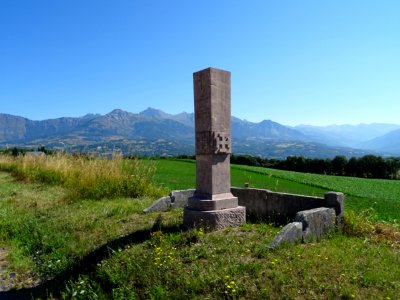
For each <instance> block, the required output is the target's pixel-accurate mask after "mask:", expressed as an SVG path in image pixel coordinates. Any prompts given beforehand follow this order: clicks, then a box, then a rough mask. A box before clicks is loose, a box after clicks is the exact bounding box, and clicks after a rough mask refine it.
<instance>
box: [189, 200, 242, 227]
mask: <svg viewBox="0 0 400 300" xmlns="http://www.w3.org/2000/svg"><path fill="white" fill-rule="evenodd" d="M245 222H246V208H245V207H243V206H238V207H235V208H229V209H222V210H213V211H199V210H192V209H190V208H188V207H186V208H185V212H184V214H183V224H184V225H185V226H186V227H187V228H204V229H206V230H207V229H208V230H210V229H211V230H219V229H224V228H226V227H230V226H232V227H233V226H239V225H242V224H243V223H245Z"/></svg>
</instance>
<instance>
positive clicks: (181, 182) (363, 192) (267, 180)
mask: <svg viewBox="0 0 400 300" xmlns="http://www.w3.org/2000/svg"><path fill="white" fill-rule="evenodd" d="M156 167H157V170H158V171H157V173H156V175H155V180H156V182H158V184H160V185H163V186H165V187H167V188H169V189H187V188H193V187H195V186H196V183H195V173H196V167H195V162H194V161H187V160H157V161H156ZM231 182H232V186H237V187H243V186H244V184H245V183H249V185H250V187H255V188H265V189H269V190H272V191H277V192H287V193H294V194H302V195H311V196H322V195H323V194H324V193H325V192H327V191H336V192H343V193H344V194H345V196H346V208H348V209H352V210H354V211H357V212H361V211H366V210H368V213H369V214H370V215H371V217H374V218H376V219H377V220H385V221H390V222H398V221H399V220H400V180H381V179H362V178H354V177H340V176H326V175H318V174H309V173H298V172H290V171H281V170H274V169H266V168H258V167H249V166H239V165H232V166H231Z"/></svg>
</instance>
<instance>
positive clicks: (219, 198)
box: [188, 193, 238, 211]
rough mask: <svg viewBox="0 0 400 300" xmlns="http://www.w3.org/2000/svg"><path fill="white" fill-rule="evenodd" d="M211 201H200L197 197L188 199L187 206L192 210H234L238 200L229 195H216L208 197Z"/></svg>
mask: <svg viewBox="0 0 400 300" xmlns="http://www.w3.org/2000/svg"><path fill="white" fill-rule="evenodd" d="M210 198H211V199H207V198H206V199H202V198H199V197H198V195H194V196H193V197H191V198H189V201H188V206H189V207H190V209H193V210H205V211H207V210H218V209H227V208H235V207H237V206H238V198H236V197H233V196H232V194H231V193H229V194H217V195H213V196H211V197H210Z"/></svg>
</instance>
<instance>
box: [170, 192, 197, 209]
mask: <svg viewBox="0 0 400 300" xmlns="http://www.w3.org/2000/svg"><path fill="white" fill-rule="evenodd" d="M194 192H195V189H190V190H178V191H172V192H171V193H170V194H169V196H170V198H171V208H179V207H185V206H186V205H187V203H188V199H189V198H191V197H193V194H194Z"/></svg>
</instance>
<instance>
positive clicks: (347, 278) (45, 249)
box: [0, 156, 400, 299]
mask: <svg viewBox="0 0 400 300" xmlns="http://www.w3.org/2000/svg"><path fill="white" fill-rule="evenodd" d="M0 170H1V171H0V216H1V217H0V250H1V251H0V254H1V255H0V262H1V265H2V269H1V273H0V299H1V298H2V297H4V298H5V297H6V296H7V295H8V296H9V297H10V295H14V296H15V299H31V298H32V297H33V298H34V299H45V298H48V299H188V298H192V299H399V298H400V268H398V267H397V266H398V265H400V255H399V252H400V229H399V226H398V218H399V203H400V200H399V199H398V198H397V197H396V195H400V190H399V182H398V181H385V180H370V179H368V180H366V179H356V178H346V177H332V176H322V175H312V174H302V173H294V172H284V171H278V170H271V169H263V168H254V167H246V166H236V165H233V166H232V172H231V175H232V176H231V177H232V185H233V186H239V187H241V186H244V185H245V184H249V186H250V187H257V188H266V189H270V190H273V191H281V192H289V193H297V194H306V195H314V196H321V195H323V193H324V192H326V191H328V190H334V191H341V192H344V193H345V194H346V214H345V230H344V234H339V233H334V234H332V235H331V236H329V237H328V238H327V239H325V240H322V241H319V242H312V243H308V244H296V245H291V246H283V247H281V248H279V249H276V250H270V249H269V248H268V247H267V245H268V243H269V242H270V241H271V240H272V239H273V238H274V236H275V235H276V233H277V232H278V231H279V230H280V228H279V227H275V226H274V225H273V224H268V223H265V222H262V220H259V221H258V222H255V223H252V222H248V223H247V224H244V225H242V226H240V227H238V228H227V229H225V230H222V231H215V232H206V231H205V229H202V228H200V229H195V230H189V231H185V230H183V228H182V226H181V225H182V216H183V210H182V209H177V210H173V211H168V212H165V213H150V214H145V213H143V209H144V208H145V207H147V206H148V205H150V204H151V203H152V201H154V200H155V199H157V197H160V196H162V195H165V194H168V192H169V191H170V190H173V189H186V188H193V187H195V162H194V161H184V160H167V159H160V160H132V161H130V160H122V159H114V160H89V159H87V158H82V157H75V158H73V157H62V156H60V157H47V158H35V159H32V158H30V159H28V158H25V159H24V158H17V159H10V158H8V157H0ZM132 182H134V184H132ZM33 286H37V287H38V288H36V289H29V288H31V287H33ZM10 288H11V291H9V292H4V291H2V290H6V289H10ZM11 293H14V294H11ZM30 293H33V294H32V295H33V296H31V294H30ZM5 299H7V298H5ZM9 299H12V298H9Z"/></svg>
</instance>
